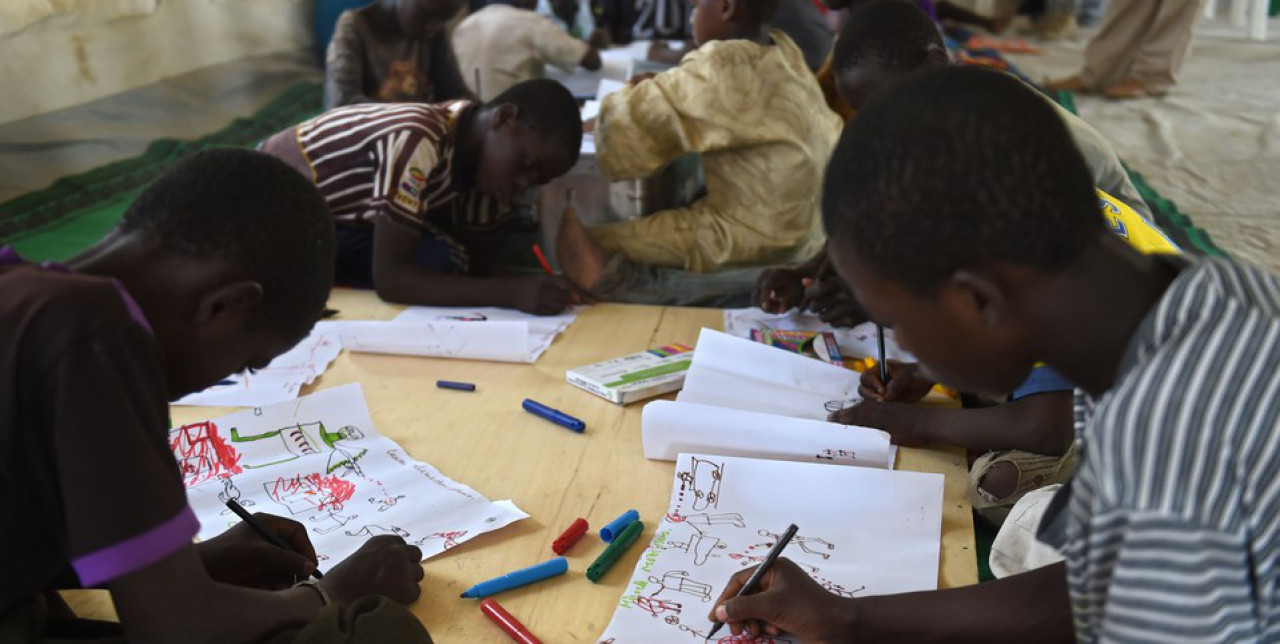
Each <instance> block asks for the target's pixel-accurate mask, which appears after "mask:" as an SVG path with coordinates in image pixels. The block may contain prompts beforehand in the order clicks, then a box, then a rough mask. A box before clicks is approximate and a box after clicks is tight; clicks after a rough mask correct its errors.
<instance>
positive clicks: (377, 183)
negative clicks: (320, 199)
mask: <svg viewBox="0 0 1280 644" xmlns="http://www.w3.org/2000/svg"><path fill="white" fill-rule="evenodd" d="M581 144H582V123H581V120H580V117H579V112H578V105H577V103H576V102H575V101H574V99H573V96H572V95H571V94H570V93H569V90H567V89H565V88H564V87H563V86H562V85H560V84H558V83H556V82H555V81H550V80H533V81H528V82H525V83H520V84H518V85H516V86H515V87H512V88H511V89H509V90H507V91H506V92H503V93H502V94H501V95H500V96H498V97H497V98H495V99H494V100H493V101H492V102H490V103H487V104H484V105H479V104H476V103H471V102H468V101H455V102H452V103H439V104H431V105H428V104H421V103H404V104H381V103H371V104H364V105H352V106H347V107H340V108H337V109H333V110H330V111H328V112H325V113H324V114H321V115H320V116H317V117H315V118H313V119H311V120H310V121H306V122H304V123H301V124H299V125H297V126H295V127H291V128H289V129H287V130H284V131H283V132H280V133H278V134H276V135H274V136H272V137H271V138H269V139H268V140H267V141H266V142H264V143H263V144H262V151H264V152H266V153H268V154H271V155H272V156H275V157H277V158H279V159H281V160H283V161H284V162H285V163H288V164H289V165H290V166H292V167H293V168H294V169H296V170H298V171H299V172H301V173H302V174H303V175H304V176H306V177H307V178H308V179H310V180H312V181H313V182H315V184H316V186H317V187H318V188H319V189H320V193H321V194H322V195H324V198H325V201H326V202H327V203H328V205H329V210H330V211H331V212H332V214H333V218H334V223H335V225H336V227H337V228H336V232H337V256H336V262H337V263H336V269H337V270H336V273H337V281H338V283H340V284H347V285H352V286H364V287H369V286H372V287H373V288H374V289H376V290H377V292H378V296H379V297H381V298H382V299H385V300H388V301H392V302H399V303H403V304H425V305H436V306H502V307H508V308H515V309H520V310H522V311H526V312H529V313H537V314H543V315H546V314H552V313H559V312H560V311H562V310H564V308H565V307H566V306H568V304H569V301H570V299H571V298H572V295H573V293H572V288H571V286H570V284H569V282H568V280H565V279H564V278H561V277H554V276H551V275H539V276H536V277H488V276H483V275H482V273H483V271H481V270H479V269H478V268H477V266H476V264H479V263H482V262H483V260H484V258H483V257H473V255H474V254H475V251H477V250H478V249H480V248H482V247H483V246H484V245H485V244H487V243H488V242H490V241H492V239H493V238H494V237H495V236H496V235H497V234H498V233H500V232H501V231H502V230H503V229H504V228H505V227H506V225H507V224H509V223H510V219H509V217H508V214H509V212H510V209H509V207H508V203H509V201H510V199H511V197H513V196H514V195H516V194H518V193H521V192H524V191H526V190H528V189H530V188H533V187H535V186H540V185H542V184H545V183H547V182H548V181H550V180H552V179H554V178H556V177H558V176H560V175H562V174H564V173H565V172H568V171H569V168H570V167H572V166H573V164H574V163H576V162H577V159H578V148H579V147H580V146H581ZM473 260H479V261H473Z"/></svg>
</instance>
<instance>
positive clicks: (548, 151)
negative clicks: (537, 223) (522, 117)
mask: <svg viewBox="0 0 1280 644" xmlns="http://www.w3.org/2000/svg"><path fill="white" fill-rule="evenodd" d="M568 171H569V153H568V152H567V151H565V150H561V149H559V146H557V145H555V144H554V143H553V142H552V141H550V140H549V137H546V136H541V135H539V134H538V133H536V132H532V131H530V130H529V129H528V128H526V127H524V126H523V124H521V123H520V122H518V121H510V122H507V123H503V124H500V125H497V126H495V127H494V128H493V129H491V130H490V131H489V132H488V134H487V135H486V137H485V141H484V148H483V149H482V151H481V156H480V161H479V163H478V165H477V168H476V179H475V187H476V189H477V190H479V191H480V192H481V194H485V195H488V196H490V197H493V198H495V199H498V200H499V201H503V202H506V201H509V200H510V199H511V197H513V196H515V195H517V194H520V193H522V192H525V191H526V190H529V189H530V188H533V187H535V186H540V185H543V184H545V183H547V182H549V181H551V180H552V179H555V178H556V177H558V176H560V175H562V174H564V173H566V172H568Z"/></svg>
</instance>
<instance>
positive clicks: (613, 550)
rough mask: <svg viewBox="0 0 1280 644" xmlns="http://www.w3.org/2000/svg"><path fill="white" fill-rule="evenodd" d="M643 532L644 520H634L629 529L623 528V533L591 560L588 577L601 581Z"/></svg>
mask: <svg viewBox="0 0 1280 644" xmlns="http://www.w3.org/2000/svg"><path fill="white" fill-rule="evenodd" d="M641 532H644V522H643V521H639V520H636V521H632V522H631V525H629V526H627V529H626V530H623V531H622V534H620V535H618V536H617V537H614V539H613V541H611V542H610V543H609V547H608V548H605V549H604V552H602V553H600V556H599V557H596V560H595V561H593V562H591V567H590V568H587V579H590V580H591V581H593V582H596V581H600V578H601V577H603V576H604V574H605V573H606V572H609V569H610V568H612V567H613V564H615V563H617V562H618V559H620V558H621V557H622V553H624V552H626V551H627V548H629V547H631V544H633V543H635V541H636V539H637V538H639V537H640V533H641Z"/></svg>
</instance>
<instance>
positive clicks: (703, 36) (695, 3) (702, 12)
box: [689, 0, 726, 47]
mask: <svg viewBox="0 0 1280 644" xmlns="http://www.w3.org/2000/svg"><path fill="white" fill-rule="evenodd" d="M725 1H726V0H690V4H691V5H692V9H691V13H690V14H689V25H690V26H691V27H692V28H693V42H694V44H695V45H698V46H699V47H701V46H702V45H704V44H706V43H709V42H711V41H713V40H720V39H722V38H723V35H722V34H723V33H724V21H723V17H724V16H723V10H722V9H723V4H724V2H725Z"/></svg>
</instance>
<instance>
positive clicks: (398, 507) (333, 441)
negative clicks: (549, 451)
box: [169, 384, 528, 567]
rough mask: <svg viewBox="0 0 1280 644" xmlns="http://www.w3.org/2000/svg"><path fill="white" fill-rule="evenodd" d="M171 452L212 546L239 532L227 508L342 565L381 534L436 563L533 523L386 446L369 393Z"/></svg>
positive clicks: (245, 419) (202, 429) (258, 417)
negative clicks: (303, 532)
mask: <svg viewBox="0 0 1280 644" xmlns="http://www.w3.org/2000/svg"><path fill="white" fill-rule="evenodd" d="M169 445H170V448H171V449H172V450H173V452H174V456H175V457H176V458H177V459H178V465H179V466H180V468H181V470H182V475H183V482H184V483H185V484H186V486H187V500H188V501H189V502H190V503H191V508H192V509H193V510H194V511H195V513H196V517H198V518H199V519H200V533H199V537H200V538H201V539H208V538H210V537H214V536H217V535H219V534H221V533H222V532H223V531H225V530H226V529H227V528H228V527H230V526H232V525H235V524H236V523H237V522H239V519H238V518H237V517H236V515H234V514H232V513H231V511H230V510H229V509H227V507H226V505H225V502H226V500H227V499H228V498H233V499H236V500H237V501H238V502H239V503H240V504H241V505H243V506H245V507H246V509H248V510H249V511H250V512H268V513H271V514H276V515H280V516H284V517H289V518H292V519H294V520H295V521H298V522H300V523H302V524H303V525H305V526H307V528H308V531H309V534H308V536H309V537H311V542H312V544H314V545H315V548H316V552H317V553H318V554H319V555H320V557H321V561H322V562H323V561H328V562H330V563H331V564H332V563H337V562H338V561H340V560H342V559H345V558H346V557H347V556H348V555H350V554H351V553H353V552H355V551H356V550H357V549H358V548H359V547H360V546H361V545H362V544H363V543H364V542H365V541H367V540H368V539H369V537H372V536H376V535H379V534H398V535H400V536H402V537H404V539H405V540H406V541H408V542H409V543H412V544H414V545H417V546H418V547H419V548H421V549H422V555H423V558H429V557H431V556H434V555H437V554H440V553H441V552H444V551H445V550H448V549H449V548H452V547H453V546H454V545H456V544H459V543H462V542H464V541H467V540H469V539H471V538H473V537H475V536H476V535H479V534H483V533H485V532H489V531H491V530H497V529H498V528H501V527H503V526H505V525H507V524H510V523H512V522H514V521H519V520H520V519H524V518H527V517H528V515H527V514H525V513H524V512H522V511H521V510H520V508H518V507H516V506H515V504H513V503H511V502H510V501H498V502H490V501H489V500H488V499H486V498H485V497H484V496H482V495H481V494H479V493H477V492H476V491H475V490H472V489H471V488H469V487H467V486H466V485H463V484H461V483H458V482H456V481H453V480H452V479H450V478H449V477H447V476H445V475H443V474H441V473H440V472H439V471H438V470H436V469H435V468H434V467H431V466H430V465H428V464H426V463H423V462H421V461H415V460H413V459H412V458H411V457H410V456H409V455H408V454H406V453H405V452H404V450H402V449H400V447H399V446H398V445H396V444H395V443H394V442H392V441H390V440H388V439H387V438H385V437H383V436H381V435H379V434H378V433H377V431H375V430H374V428H373V421H372V420H370V418H369V410H368V408H367V407H366V406H365V402H364V394H363V392H362V390H361V389H360V385H358V384H351V385H346V386H343V387H336V388H333V389H326V390H323V391H319V392H316V393H314V394H311V395H310V396H305V397H303V398H300V399H298V400H296V401H290V402H287V403H283V404H279V405H273V406H270V407H263V408H260V409H249V410H245V411H242V412H237V413H235V414H229V415H227V416H222V417H220V418H215V419H213V420H210V421H206V422H202V423H193V424H191V425H185V426H183V427H179V428H176V429H173V430H171V431H170V433H169ZM322 567H325V566H324V565H323V563H322Z"/></svg>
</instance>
